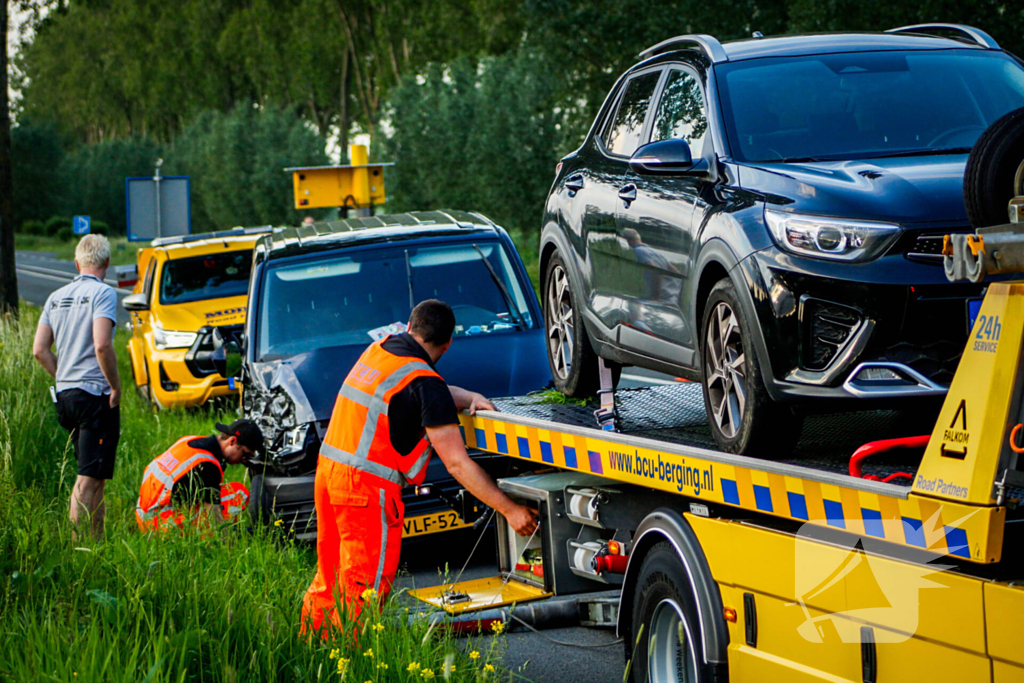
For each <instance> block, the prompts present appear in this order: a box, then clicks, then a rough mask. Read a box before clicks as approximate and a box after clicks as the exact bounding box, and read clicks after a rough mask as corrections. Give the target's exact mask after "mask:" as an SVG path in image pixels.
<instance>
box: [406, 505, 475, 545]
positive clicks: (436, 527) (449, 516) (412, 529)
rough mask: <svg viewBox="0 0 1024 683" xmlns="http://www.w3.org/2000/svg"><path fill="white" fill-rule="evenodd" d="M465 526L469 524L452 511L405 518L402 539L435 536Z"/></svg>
mask: <svg viewBox="0 0 1024 683" xmlns="http://www.w3.org/2000/svg"><path fill="white" fill-rule="evenodd" d="M467 526H469V524H466V523H465V522H463V521H462V519H461V518H460V517H459V515H458V514H457V513H456V512H455V511H454V510H446V511H444V512H435V513H434V514H431V515H421V516H419V517H406V518H405V522H404V523H403V525H402V538H412V537H413V536H426V535H427V534H436V533H439V532H441V531H451V530H452V529H462V528H463V527H467Z"/></svg>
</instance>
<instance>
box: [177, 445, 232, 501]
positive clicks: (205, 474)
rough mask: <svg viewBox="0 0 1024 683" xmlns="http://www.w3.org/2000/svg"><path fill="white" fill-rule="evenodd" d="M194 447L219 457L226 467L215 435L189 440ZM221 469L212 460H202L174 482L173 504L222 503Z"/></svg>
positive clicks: (222, 465) (221, 463) (222, 464)
mask: <svg viewBox="0 0 1024 683" xmlns="http://www.w3.org/2000/svg"><path fill="white" fill-rule="evenodd" d="M188 445H189V446H191V447H192V448H197V449H199V450H201V451H206V452H207V453H209V454H210V455H212V456H213V457H215V458H217V460H218V461H219V462H220V465H221V467H224V454H223V453H222V452H221V450H220V442H219V441H217V437H215V436H204V437H200V438H198V439H192V440H191V441H189V442H188ZM221 479H222V477H221V471H220V470H218V469H217V466H216V465H214V464H213V463H212V462H201V463H199V464H198V465H196V466H195V467H193V468H192V469H191V470H189V472H188V474H186V475H185V476H184V477H182V478H181V479H179V480H178V481H176V482H175V483H174V488H173V489H171V505H172V506H182V507H191V506H193V505H203V504H207V505H220V483H221Z"/></svg>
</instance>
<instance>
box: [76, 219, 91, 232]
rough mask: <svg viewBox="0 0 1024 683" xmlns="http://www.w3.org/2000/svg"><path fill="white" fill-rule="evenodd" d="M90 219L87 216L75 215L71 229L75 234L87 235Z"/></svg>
mask: <svg viewBox="0 0 1024 683" xmlns="http://www.w3.org/2000/svg"><path fill="white" fill-rule="evenodd" d="M90 224H91V221H90V220H89V217H88V216H75V219H74V223H73V229H74V232H75V234H76V235H88V234H89V225H90Z"/></svg>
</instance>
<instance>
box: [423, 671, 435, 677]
mask: <svg viewBox="0 0 1024 683" xmlns="http://www.w3.org/2000/svg"><path fill="white" fill-rule="evenodd" d="M420 677H421V678H433V677H434V670H433V669H424V670H423V672H422V673H421V674H420Z"/></svg>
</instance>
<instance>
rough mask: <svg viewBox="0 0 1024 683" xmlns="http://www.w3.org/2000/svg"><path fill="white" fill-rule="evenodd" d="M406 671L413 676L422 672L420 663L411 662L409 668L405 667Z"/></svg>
mask: <svg viewBox="0 0 1024 683" xmlns="http://www.w3.org/2000/svg"><path fill="white" fill-rule="evenodd" d="M405 670H406V671H408V672H409V673H411V674H414V673H416V672H417V671H419V670H420V663H419V662H409V666H407V667H405Z"/></svg>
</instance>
